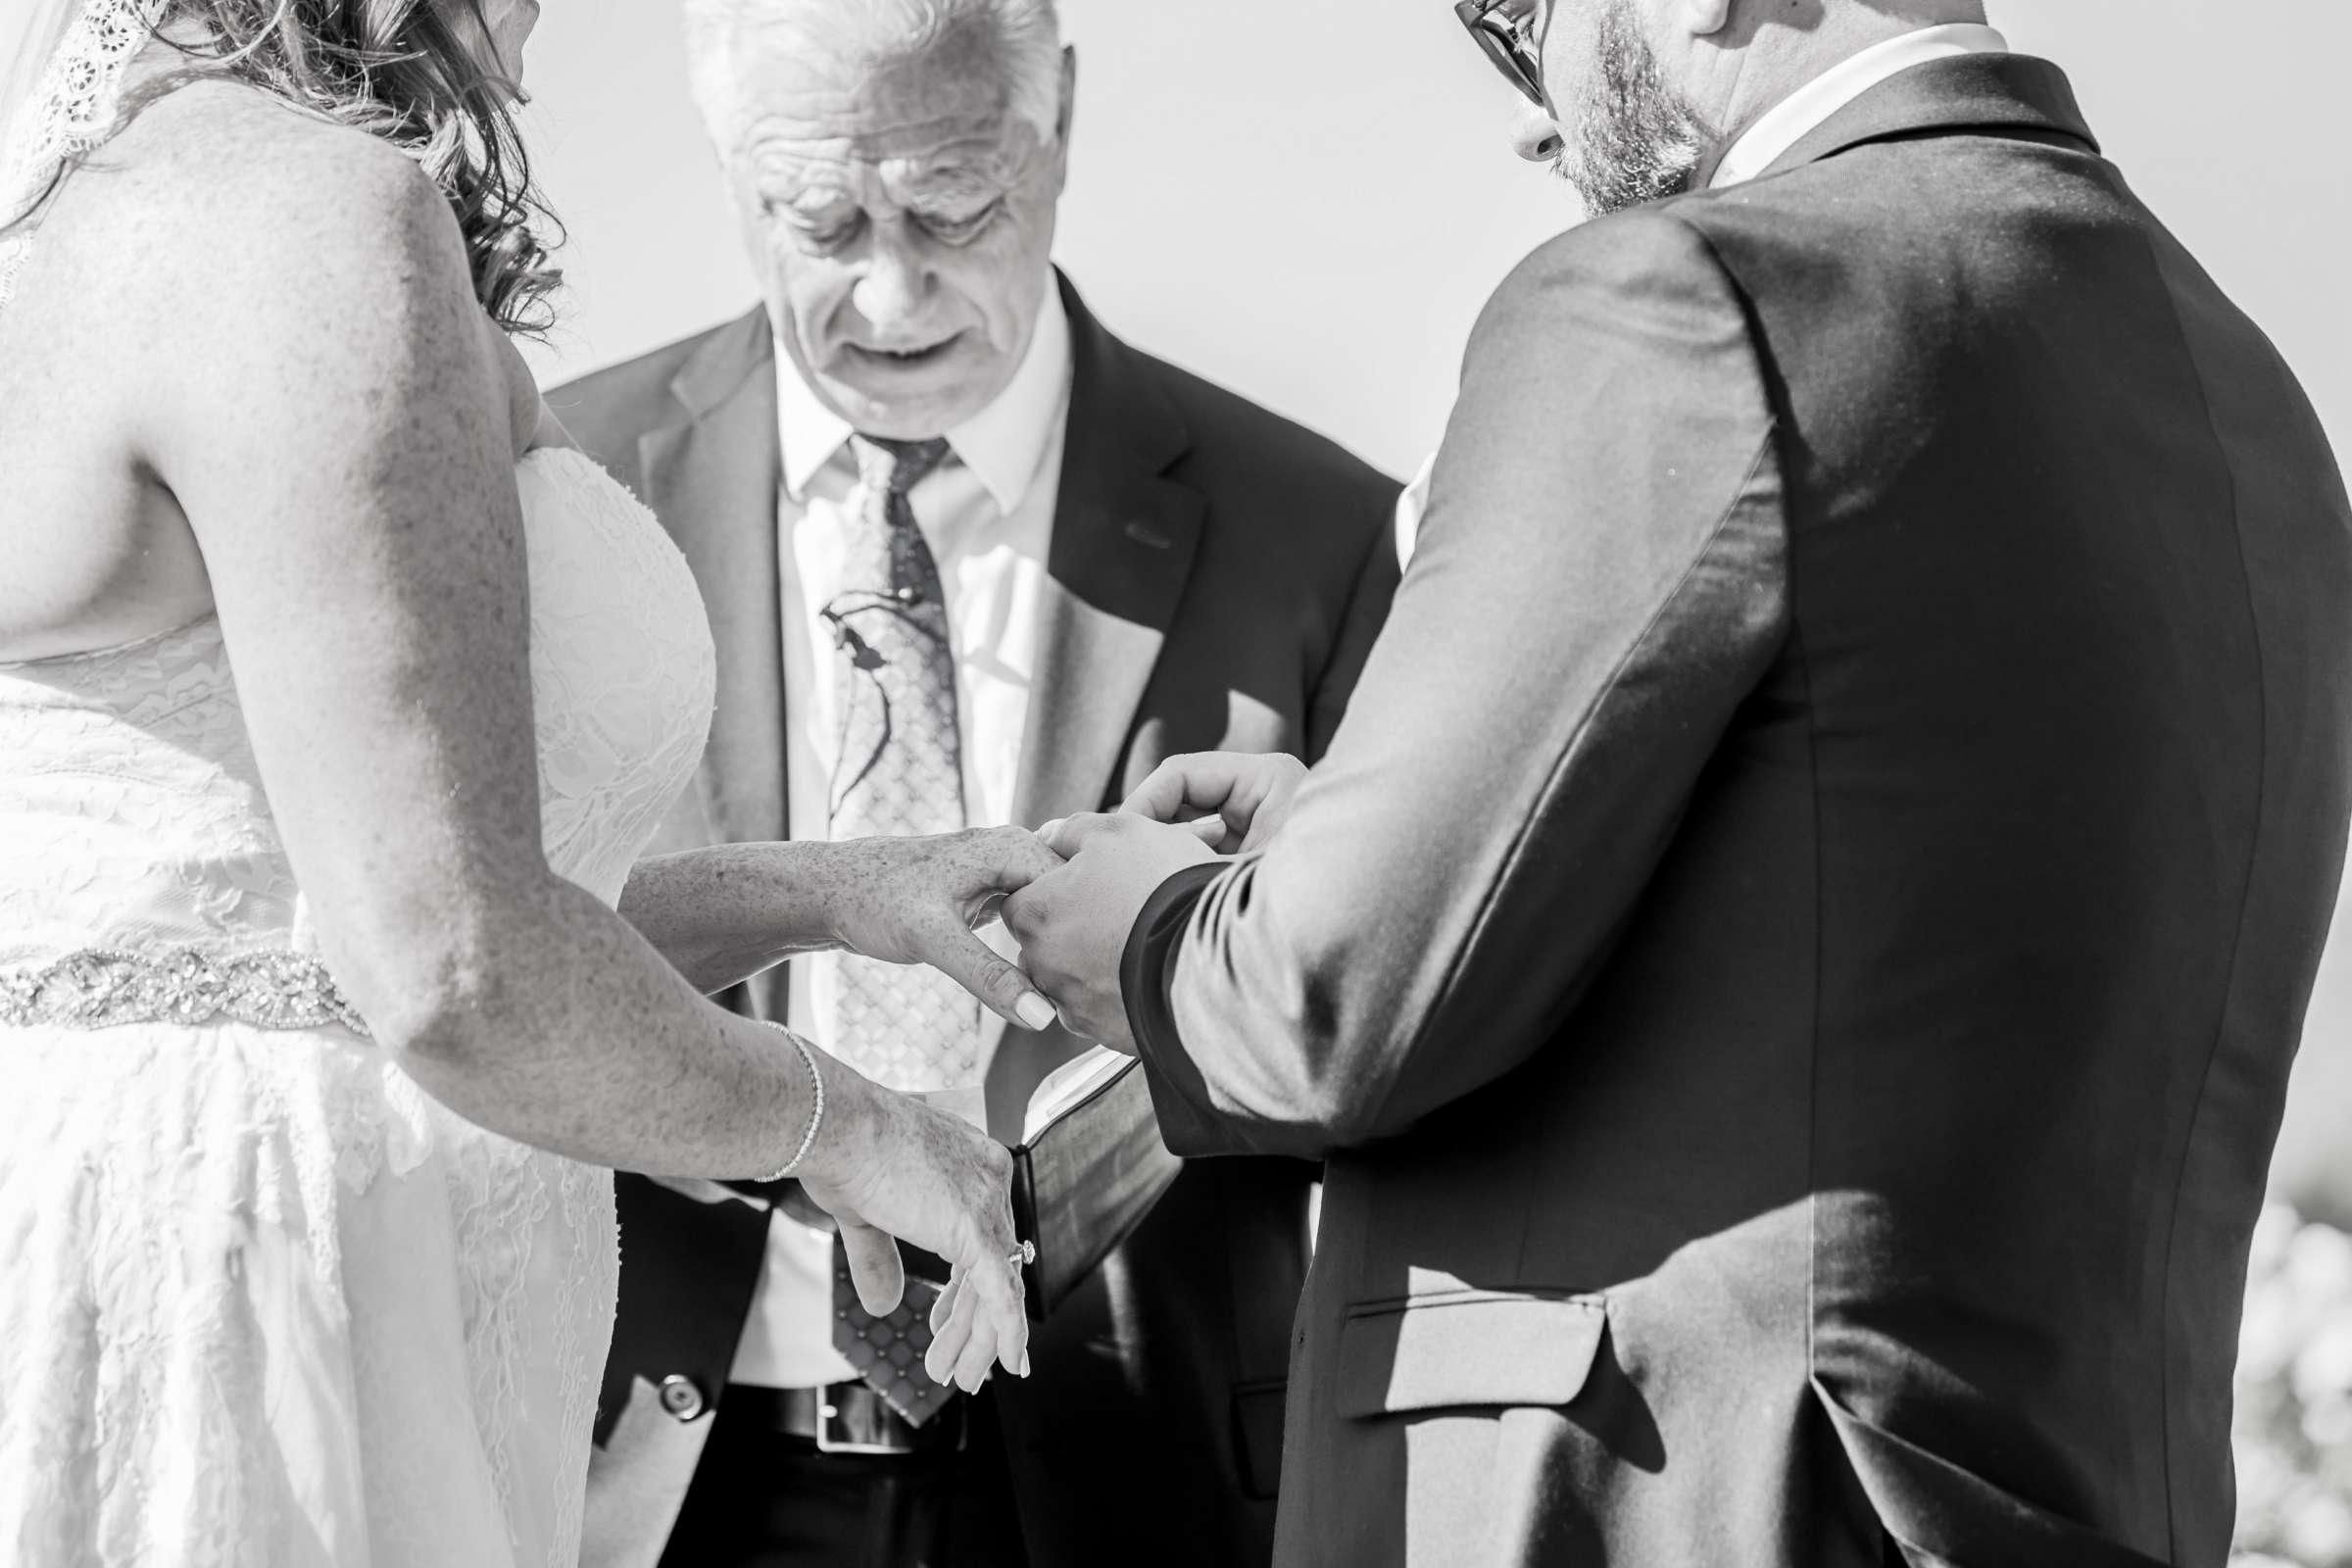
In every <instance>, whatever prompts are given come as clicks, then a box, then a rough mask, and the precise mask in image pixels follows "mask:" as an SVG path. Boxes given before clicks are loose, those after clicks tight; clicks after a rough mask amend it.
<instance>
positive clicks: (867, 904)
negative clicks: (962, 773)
mask: <svg viewBox="0 0 2352 1568" xmlns="http://www.w3.org/2000/svg"><path fill="white" fill-rule="evenodd" d="M817 853H818V854H819V855H820V856H821V858H822V864H823V874H824V876H825V879H826V882H827V883H828V884H829V885H828V886H826V887H825V888H824V890H823V891H824V906H825V907H826V909H827V910H828V911H829V914H830V918H831V921H832V926H833V934H834V936H835V938H836V939H837V940H838V941H839V942H840V944H841V945H842V946H843V947H845V948H848V949H849V950H850V951H851V952H853V953H860V954H863V955H864V956H867V957H869V958H880V959H882V960H884V961H885V962H888V963H927V964H929V965H931V966H932V967H933V968H935V969H938V970H941V971H942V972H944V973H946V974H948V975H949V976H951V977H953V978H954V979H955V980H956V981H957V982H958V983H960V984H961V985H962V986H963V988H964V989H965V990H967V991H969V992H971V993H972V995H974V996H976V997H978V998H979V999H980V1000H981V1001H982V1002H984V1003H986V1004H987V1005H989V1006H990V1007H991V1008H993V1009H995V1010H996V1011H997V1012H998V1013H999V1014H1001V1015H1002V1016H1004V1017H1005V1019H1006V1020H1007V1021H1009V1022H1012V1023H1017V1024H1019V1025H1021V1026H1022V1027H1023V1028H1027V1029H1043V1028H1046V1027H1048V1026H1050V1025H1051V1024H1052V1023H1053V1022H1054V1004H1052V1003H1051V1002H1049V1001H1047V1000H1046V999H1045V997H1043V996H1042V995H1040V994H1039V993H1038V991H1037V988H1036V987H1034V986H1032V985H1031V984H1030V983H1029V977H1028V976H1027V975H1026V974H1023V973H1022V972H1021V968H1020V966H1019V965H1018V964H1016V963H1014V962H1012V961H1011V960H1010V959H1008V958H1006V957H1005V956H1003V955H1001V954H999V953H997V952H996V951H994V950H993V949H991V948H990V947H989V946H988V944H987V943H985V942H983V941H981V940H980V939H979V937H977V936H975V935H974V934H973V932H974V931H975V929H976V928H978V927H980V926H983V925H986V924H987V923H988V922H989V921H990V920H993V919H995V918H996V917H997V910H998V907H999V906H1001V905H1002V904H1003V903H1004V902H1005V896H1006V895H1008V894H1013V893H1018V892H1019V891H1020V890H1021V889H1023V888H1025V887H1027V886H1028V885H1029V884H1030V883H1032V882H1034V881H1036V880H1037V879H1038V878H1039V877H1041V876H1043V875H1045V874H1046V873H1047V872H1048V871H1051V870H1053V869H1054V867H1056V866H1058V865H1059V864H1061V857H1060V856H1058V855H1055V854H1054V852H1053V851H1052V850H1050V849H1048V848H1046V846H1045V844H1044V842H1043V841H1042V840H1040V839H1039V838H1038V836H1037V835H1036V834H1034V833H1032V832H1030V831H1029V830H1028V829H1026V828H1018V827H991V828H973V829H971V830H969V831H966V832H962V833H945V834H941V835H939V836H937V837H934V838H911V839H851V840H846V841H844V842H842V843H838V844H834V845H831V846H828V847H827V848H825V849H824V850H822V851H820V852H817Z"/></svg>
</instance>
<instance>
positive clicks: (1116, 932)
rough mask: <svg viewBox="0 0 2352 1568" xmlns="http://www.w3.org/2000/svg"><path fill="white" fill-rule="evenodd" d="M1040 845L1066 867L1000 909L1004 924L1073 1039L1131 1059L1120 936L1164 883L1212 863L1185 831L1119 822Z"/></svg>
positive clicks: (1067, 831)
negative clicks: (1122, 992)
mask: <svg viewBox="0 0 2352 1568" xmlns="http://www.w3.org/2000/svg"><path fill="white" fill-rule="evenodd" d="M1038 836H1039V837H1040V838H1041V839H1043V840H1044V841H1045V843H1046V846H1047V848H1049V849H1051V850H1053V851H1054V853H1055V854H1057V855H1060V856H1062V857H1064V858H1066V859H1067V861H1068V863H1067V864H1065V865H1063V866H1061V867H1059V868H1058V869H1056V870H1052V871H1048V872H1047V873H1046V874H1045V875H1043V876H1041V877H1039V878H1038V879H1037V880H1036V881H1034V882H1032V883H1030V884H1029V885H1028V886H1027V887H1025V888H1023V889H1021V890H1020V891H1019V892H1018V893H1015V894H1013V895H1012V897H1010V898H1009V899H1006V900H1005V926H1006V927H1007V928H1008V929H1009V930H1010V931H1011V932H1012V934H1013V937H1014V939H1015V940H1016V941H1018V942H1019V943H1020V945H1021V962H1022V963H1023V964H1024V965H1025V966H1026V967H1027V968H1028V970H1029V979H1030V981H1031V982H1032V983H1033V984H1034V985H1036V986H1037V988H1038V989H1039V990H1040V991H1043V992H1044V993H1045V994H1046V995H1047V996H1049V997H1051V998H1053V999H1054V1004H1055V1005H1057V1006H1059V1007H1060V1009H1061V1020H1062V1022H1063V1023H1064V1024H1066V1025H1068V1026H1069V1028H1070V1030H1071V1032H1072V1033H1074V1034H1078V1035H1082V1036H1084V1037H1086V1038H1087V1039H1089V1040H1100V1041H1101V1042H1103V1044H1104V1045H1106V1046H1108V1047H1110V1048H1111V1049H1112V1050H1114V1051H1123V1052H1126V1053H1127V1054H1130V1055H1132V1054H1134V1053H1135V1039H1134V1037H1133V1036H1132V1035H1131V1034H1130V1033H1129V1032H1128V1029H1127V1004H1126V1000H1125V999H1124V998H1123V997H1122V996H1121V995H1120V991H1119V959H1120V957H1121V956H1123V955H1124V954H1125V953H1126V951H1127V934H1128V933H1129V932H1130V931H1132V930H1133V929H1134V928H1135V921H1136V917H1137V916H1138V915H1140V914H1142V913H1143V910H1144V906H1145V905H1146V904H1147V903H1149V902H1150V901H1151V898H1152V894H1153V893H1155V892H1157V891H1158V889H1159V885H1160V884H1161V883H1162V882H1165V881H1166V880H1167V879H1168V878H1169V877H1171V876H1173V875H1175V874H1176V873H1177V872H1178V871H1181V870H1183V869H1184V868H1185V867H1186V866H1188V865H1199V864H1201V862H1203V861H1207V860H1214V859H1216V858H1217V856H1216V855H1215V853H1214V852H1213V851H1211V850H1210V849H1209V848H1208V847H1207V846H1206V845H1204V844H1203V843H1201V839H1200V837H1199V836H1198V835H1196V834H1195V833H1194V832H1193V831H1192V830H1191V829H1190V828H1184V827H1172V826H1168V825H1166V824H1164V823H1159V822H1154V821H1152V820H1150V819H1148V818H1146V817H1144V816H1141V815H1136V814H1132V813H1126V812H1122V813H1120V814H1119V815H1116V816H1094V815H1089V816H1073V817H1069V818H1067V819H1065V820H1063V821H1060V822H1051V823H1048V824H1047V825H1046V827H1045V828H1044V829H1042V830H1041V831H1040V833H1039V834H1038Z"/></svg>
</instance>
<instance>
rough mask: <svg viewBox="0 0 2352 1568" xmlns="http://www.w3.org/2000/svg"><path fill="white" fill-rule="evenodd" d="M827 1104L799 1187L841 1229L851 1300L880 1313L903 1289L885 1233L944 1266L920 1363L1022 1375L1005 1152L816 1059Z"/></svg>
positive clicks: (1025, 1327)
mask: <svg viewBox="0 0 2352 1568" xmlns="http://www.w3.org/2000/svg"><path fill="white" fill-rule="evenodd" d="M825 1088H826V1110H825V1120H824V1125H823V1127H822V1128H821V1129H820V1130H819V1133H818V1138H817V1142H816V1144H815V1146H814V1147H813V1148H811V1149H810V1150H809V1155H808V1157H807V1158H806V1159H805V1160H804V1161H803V1162H802V1167H801V1170H800V1172H799V1177H800V1182H801V1186H802V1188H803V1190H804V1191H806V1192H807V1193H808V1195H809V1198H810V1199H811V1200H812V1201H814V1202H816V1203H817V1204H818V1206H820V1207H822V1208H823V1209H824V1210H825V1211H826V1212H828V1213H830V1214H831V1215H832V1216H833V1218H834V1220H835V1221H836V1223H838V1224H839V1225H840V1227H841V1244H842V1251H843V1253H844V1254H845V1255H846V1256H847V1258H848V1259H849V1265H850V1277H851V1279H852V1280H853V1281H854V1282H855V1283H856V1285H857V1287H858V1301H859V1302H860V1303H861V1304H862V1305H863V1306H864V1307H865V1309H866V1310H867V1311H869V1312H872V1313H874V1314H875V1315H876V1316H881V1315H883V1314H885V1313H888V1312H890V1311H891V1310H893V1309H894V1308H896V1307H897V1306H898V1304H899V1301H900V1299H901V1297H902V1296H903V1295H904V1294H905V1291H906V1272H905V1269H904V1266H903V1265H902V1263H901V1262H900V1259H899V1250H898V1246H897V1244H896V1243H895V1242H894V1241H893V1240H892V1238H893V1237H901V1238H904V1239H905V1240H907V1241H908V1242H910V1243H912V1244H913V1245H915V1246H916V1247H920V1248H922V1249H923V1250H925V1251H929V1252H933V1253H936V1254H937V1255H938V1256H940V1257H942V1258H944V1259H946V1260H947V1262H948V1263H949V1264H950V1265H951V1266H952V1267H953V1269H954V1271H955V1272H954V1274H953V1276H952V1277H951V1278H950V1280H949V1282H948V1288H947V1289H946V1290H945V1291H944V1292H942V1293H941V1295H940V1298H939V1300H938V1302H937V1304H936V1305H935V1306H934V1308H933V1310H932V1314H931V1328H932V1336H933V1337H932V1342H931V1348H930V1349H929V1350H928V1351H926V1352H925V1353H924V1356H923V1367H924V1370H925V1371H927V1372H929V1373H930V1375H931V1380H932V1381H933V1382H934V1383H938V1384H941V1385H943V1386H944V1385H946V1384H948V1383H954V1384H955V1385H956V1387H957V1388H960V1389H962V1390H963V1391H964V1392H965V1393H966V1394H971V1393H976V1392H978V1390H979V1388H980V1385H981V1383H982V1382H984V1381H985V1380H986V1379H987V1377H988V1373H989V1367H990V1365H991V1363H993V1362H999V1361H1001V1362H1003V1363H1004V1365H1005V1370H1006V1371H1008V1372H1012V1373H1014V1374H1016V1375H1018V1376H1021V1377H1027V1376H1028V1375H1029V1314H1028V1311H1027V1308H1026V1306H1025V1305H1024V1302H1023V1298H1022V1288H1021V1270H1020V1260H1019V1258H1018V1257H1017V1256H1016V1255H1015V1254H1016V1253H1017V1252H1018V1250H1019V1249H1020V1242H1019V1241H1018V1239H1017V1238H1016V1236H1015V1235H1014V1231H1013V1224H1012V1196H1011V1193H1012V1156H1011V1155H1010V1154H1009V1153H1007V1152H1005V1147H1004V1146H1003V1145H1002V1144H999V1143H998V1142H996V1140H994V1139H992V1138H990V1137H988V1136H987V1135H986V1134H985V1133H982V1132H980V1131H978V1130H977V1129H975V1128H973V1127H972V1126H970V1125H969V1124H968V1123H965V1122H963V1121H960V1120H958V1119H957V1118H956V1117H954V1116H950V1115H948V1114H946V1113H945V1112H943V1111H938V1110H934V1109H933V1108H931V1107H930V1106H929V1105H926V1104H924V1103H921V1102H920V1101H916V1100H910V1099H908V1098H907V1097H906V1096H904V1095H895V1094H892V1093H890V1092H889V1091H888V1090H885V1089H882V1088H879V1087H877V1086H876V1085H874V1084H873V1083H871V1082H869V1081H868V1080H866V1079H865V1078H863V1077H861V1076H860V1075H858V1073H856V1072H854V1071H852V1070H851V1069H850V1068H848V1067H846V1066H844V1065H842V1064H841V1063H839V1062H833V1061H827V1062H826V1063H825Z"/></svg>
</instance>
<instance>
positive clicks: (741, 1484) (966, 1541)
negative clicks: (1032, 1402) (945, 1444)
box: [662, 1389, 1028, 1568]
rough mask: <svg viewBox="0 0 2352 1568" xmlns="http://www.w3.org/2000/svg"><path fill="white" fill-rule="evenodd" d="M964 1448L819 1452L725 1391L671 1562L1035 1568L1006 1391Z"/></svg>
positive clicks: (754, 1567) (674, 1567) (678, 1566)
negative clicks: (1012, 1466) (1015, 1491)
mask: <svg viewBox="0 0 2352 1568" xmlns="http://www.w3.org/2000/svg"><path fill="white" fill-rule="evenodd" d="M968 1402H969V1403H970V1405H971V1409H970V1411H969V1412H968V1417H969V1432H970V1437H969V1439H968V1441H967V1442H966V1444H965V1446H963V1447H962V1448H961V1449H960V1450H957V1449H952V1448H951V1449H941V1450H938V1451H934V1452H923V1453H907V1454H885V1455H864V1454H841V1453H820V1452H818V1451H817V1447H816V1445H815V1444H814V1443H813V1442H811V1441H809V1439H807V1438H796V1437H789V1436H786V1435H785V1434H783V1433H780V1432H776V1431H773V1430H771V1429H768V1428H765V1427H763V1426H762V1425H760V1423H758V1422H755V1421H747V1420H744V1419H742V1418H741V1417H740V1416H739V1417H738V1418H737V1420H736V1421H735V1422H734V1424H733V1425H730V1424H729V1422H728V1408H729V1407H728V1405H727V1403H726V1402H725V1401H724V1400H722V1401H720V1404H719V1407H718V1410H717V1412H716V1413H715V1414H714V1415H712V1416H711V1422H712V1426H711V1439H710V1443H709V1445H708V1446H706V1447H705V1448H704V1450H703V1458H702V1463H701V1464H700V1466H698V1467H697V1469H696V1470H695V1474H694V1485H693V1486H692V1488H691V1489H689V1491H688V1492H687V1494H686V1502H685V1505H684V1507H683V1508H682V1509H681V1510H680V1512H679V1515H678V1522H677V1526H676V1528H675V1529H673V1530H672V1531H671V1532H670V1537H669V1544H668V1547H667V1548H666V1549H665V1550H664V1551H663V1553H662V1568H1027V1562H1028V1556H1027V1553H1026V1552H1025V1551H1024V1550H1023V1548H1022V1545H1021V1527H1020V1520H1019V1517H1018V1515H1017V1513H1016V1512H1015V1510H1014V1507H1013V1500H1012V1479H1011V1476H1010V1474H1009V1473H1008V1472H1007V1471H1006V1469H1005V1442H1004V1438H1003V1436H1002V1435H1001V1433H1000V1431H999V1429H998V1426H997V1413H996V1403H995V1400H994V1399H993V1398H992V1397H990V1395H989V1393H988V1391H987V1390H985V1389H984V1390H982V1391H981V1393H980V1394H979V1395H978V1396H976V1397H972V1398H971V1399H970V1400H969V1401H968Z"/></svg>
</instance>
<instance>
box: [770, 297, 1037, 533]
mask: <svg viewBox="0 0 2352 1568" xmlns="http://www.w3.org/2000/svg"><path fill="white" fill-rule="evenodd" d="M1069 387H1070V319H1069V315H1068V313H1067V312H1065V311H1064V310H1063V309H1062V304H1061V290H1060V289H1058V288H1056V287H1055V286H1054V281H1053V280H1052V279H1051V278H1049V279H1048V280H1047V282H1046V298H1045V304H1044V306H1043V308H1041V309H1040V310H1039V312H1038V315H1037V326H1036V328H1035V330H1033V331H1032V332H1031V333H1030V335H1029V350H1028V352H1027V353H1025V354H1023V355H1022V356H1021V364H1020V368H1018V369H1016V370H1014V371H1013V372H1012V379H1011V380H1010V381H1007V382H1006V383H1005V390H1004V391H1002V392H1000V393H998V394H997V395H996V398H995V400H994V401H992V402H991V403H990V404H989V405H988V406H987V407H986V408H984V409H982V410H981V411H980V412H979V413H978V414H975V415H973V416H972V417H970V418H968V419H966V420H964V421H963V423H961V424H959V425H956V427H954V428H953V429H951V430H949V431H947V432H946V434H947V438H948V445H949V446H950V447H951V448H952V449H954V451H955V453H956V458H957V459H958V460H960V461H961V462H962V464H963V466H965V467H967V468H969V469H971V470H972V473H973V474H974V476H976V477H977V478H978V479H979V481H980V483H981V484H982V485H983V486H984V487H986V489H987V490H988V494H989V499H990V500H992V501H994V502H995V503H996V504H997V510H998V511H1000V512H1004V513H1010V512H1012V511H1014V510H1015V509H1016V508H1018V507H1019V506H1020V504H1021V500H1022V498H1023V497H1024V496H1026V495H1027V494H1028V493H1029V486H1030V484H1031V483H1032V482H1034V481H1035V480H1036V478H1037V470H1038V467H1039V466H1040V465H1041V464H1042V463H1043V462H1044V461H1045V455H1046V447H1047V445H1048V444H1049V443H1050V442H1051V441H1052V440H1053V438H1054V426H1055V425H1056V423H1057V422H1058V421H1059V419H1060V417H1061V412H1062V408H1063V405H1064V403H1065V401H1066V400H1067V398H1068V395H1069ZM776 406H777V415H778V417H779V420H780V427H781V432H782V436H783V442H784V489H785V492H786V493H787V494H788V495H790V496H791V497H792V499H793V500H795V501H799V500H801V499H802V498H803V497H804V496H805V495H806V494H807V492H808V489H809V480H811V479H813V478H815V477H816V472H817V470H818V469H819V468H822V467H823V466H825V465H826V464H828V463H830V462H832V461H833V456H834V454H835V453H837V452H839V451H840V450H841V449H842V447H843V445H844V444H845V443H847V442H848V440H849V439H850V437H851V436H852V435H853V434H855V433H856V432H855V431H854V430H852V429H851V427H850V422H849V421H848V420H847V419H844V418H843V417H841V416H840V415H838V414H836V413H834V412H833V411H832V410H831V409H829V408H827V407H825V405H824V403H823V402H822V401H821V400H820V399H819V398H818V397H817V395H816V393H815V392H814V391H812V390H811V389H810V388H809V383H808V382H807V381H806V380H804V379H803V378H802V377H801V375H800V373H799V371H798V370H797V369H796V368H795V367H794V366H793V363H792V360H791V359H790V357H788V356H787V355H786V354H785V353H784V350H783V348H782V346H781V345H779V346H778V348H777V350H776Z"/></svg>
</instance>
